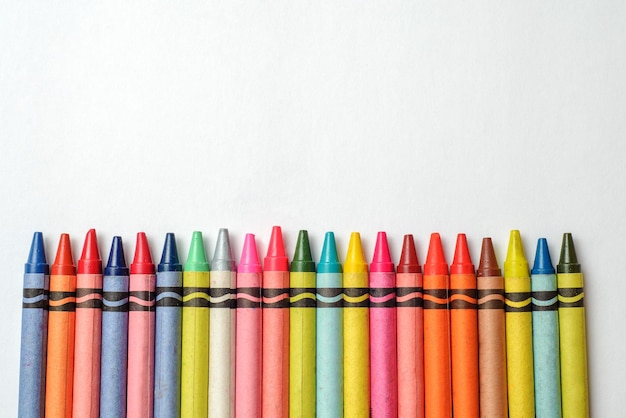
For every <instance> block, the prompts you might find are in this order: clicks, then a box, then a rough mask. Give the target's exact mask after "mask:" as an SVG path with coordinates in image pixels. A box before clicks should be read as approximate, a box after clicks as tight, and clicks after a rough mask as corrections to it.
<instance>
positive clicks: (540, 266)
mask: <svg viewBox="0 0 626 418" xmlns="http://www.w3.org/2000/svg"><path fill="white" fill-rule="evenodd" d="M530 274H554V267H552V260H551V259H550V250H548V241H547V240H546V239H545V238H539V240H538V241H537V251H536V252H535V263H534V265H533V268H532V270H531V271H530Z"/></svg>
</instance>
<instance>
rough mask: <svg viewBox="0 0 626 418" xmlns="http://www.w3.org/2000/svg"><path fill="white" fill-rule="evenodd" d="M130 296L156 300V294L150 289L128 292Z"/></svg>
mask: <svg viewBox="0 0 626 418" xmlns="http://www.w3.org/2000/svg"><path fill="white" fill-rule="evenodd" d="M128 297H129V298H130V297H135V298H137V299H141V300H145V301H146V302H152V301H154V297H155V294H154V292H150V291H149V290H133V291H132V292H128Z"/></svg>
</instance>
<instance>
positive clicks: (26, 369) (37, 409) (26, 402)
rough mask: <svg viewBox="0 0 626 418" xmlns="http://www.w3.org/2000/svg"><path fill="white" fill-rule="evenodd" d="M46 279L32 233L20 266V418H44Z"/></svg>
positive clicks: (43, 258)
mask: <svg viewBox="0 0 626 418" xmlns="http://www.w3.org/2000/svg"><path fill="white" fill-rule="evenodd" d="M49 280H50V268H49V266H48V263H47V261H46V252H45V250H44V245H43V235H42V233H41V232H35V234H34V235H33V240H32V242H31V244H30V254H29V255H28V261H27V262H26V264H25V265H24V294H23V299H22V340H21V351H20V392H19V403H18V417H20V418H27V417H28V418H35V417H42V418H43V416H44V408H45V392H46V349H47V345H48V338H47V336H48V290H49V283H50V281H49Z"/></svg>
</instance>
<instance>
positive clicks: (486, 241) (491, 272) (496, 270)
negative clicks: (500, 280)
mask: <svg viewBox="0 0 626 418" xmlns="http://www.w3.org/2000/svg"><path fill="white" fill-rule="evenodd" d="M476 275H477V276H478V277H498V276H502V270H500V267H499V266H498V259H497V258H496V252H495V251H494V249H493V243H492V242H491V238H483V246H482V249H481V251H480V262H479V263H478V271H477V272H476Z"/></svg>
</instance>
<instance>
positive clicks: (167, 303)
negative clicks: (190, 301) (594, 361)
mask: <svg viewBox="0 0 626 418" xmlns="http://www.w3.org/2000/svg"><path fill="white" fill-rule="evenodd" d="M156 306H158V307H163V308H180V307H181V306H183V301H182V300H180V299H176V298H172V297H164V298H161V299H158V300H157V301H156Z"/></svg>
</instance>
